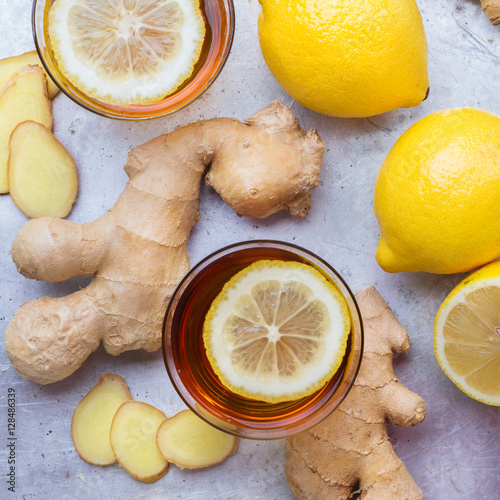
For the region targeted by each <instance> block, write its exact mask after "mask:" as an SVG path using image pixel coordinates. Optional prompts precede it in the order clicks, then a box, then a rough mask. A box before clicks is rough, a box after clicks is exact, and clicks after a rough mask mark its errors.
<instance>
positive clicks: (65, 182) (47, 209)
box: [8, 120, 78, 218]
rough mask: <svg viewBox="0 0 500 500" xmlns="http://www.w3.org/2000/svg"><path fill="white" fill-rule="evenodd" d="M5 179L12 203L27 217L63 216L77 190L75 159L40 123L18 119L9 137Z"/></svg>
mask: <svg viewBox="0 0 500 500" xmlns="http://www.w3.org/2000/svg"><path fill="white" fill-rule="evenodd" d="M9 145H10V156H9V164H8V180H9V187H10V195H11V196H12V199H13V200H14V203H15V204H16V205H17V206H18V207H19V208H20V209H21V210H22V211H23V212H24V213H25V214H26V215H27V216H28V217H41V216H51V217H61V218H62V217H66V215H68V214H69V212H70V211H71V208H72V206H73V203H74V202H75V199H76V195H77V193H78V174H77V170H76V165H75V162H74V161H73V158H72V157H71V155H70V154H69V153H68V151H67V150H66V148H65V147H64V146H63V145H62V144H61V143H60V142H59V141H58V140H57V139H56V138H55V136H54V135H53V134H52V132H50V131H49V130H47V129H46V128H45V127H44V126H43V125H41V124H40V123H37V122H34V121H31V120H29V121H25V122H21V123H20V124H19V125H17V127H16V128H15V129H14V131H13V132H12V135H11V137H10V143H9Z"/></svg>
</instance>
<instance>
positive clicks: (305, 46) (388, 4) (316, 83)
mask: <svg viewBox="0 0 500 500" xmlns="http://www.w3.org/2000/svg"><path fill="white" fill-rule="evenodd" d="M259 2H260V4H261V6H262V9H261V12H260V15H259V38H260V46H261V49H262V54H263V55H264V59H265V61H266V63H267V65H268V67H269V69H270V70H271V72H272V73H273V75H274V76H275V78H276V79H277V81H278V82H279V83H280V84H281V86H282V87H283V88H284V89H285V90H286V91H287V92H288V93H289V94H290V95H291V96H292V97H293V98H294V99H296V100H297V101H298V102H299V103H300V104H302V105H303V106H305V107H307V108H310V109H312V110H314V111H317V112H319V113H324V114H326V115H332V116H339V117H365V116H372V115H376V114H379V113H384V112H386V111H390V110H393V109H396V108H400V107H405V108H406V107H410V106H416V105H417V104H420V102H422V100H423V99H424V98H425V96H426V93H427V91H428V86H429V82H428V74H427V41H426V37H425V32H424V27H423V24H422V19H421V16H420V12H419V10H418V7H417V4H416V3H415V1H414V0H378V1H374V0H342V1H340V0H294V1H290V0H259Z"/></svg>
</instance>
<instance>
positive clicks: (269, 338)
mask: <svg viewBox="0 0 500 500" xmlns="http://www.w3.org/2000/svg"><path fill="white" fill-rule="evenodd" d="M350 325H351V320H350V315H349V309H348V306H347V303H346V301H345V298H344V297H343V295H342V294H341V292H340V291H339V290H338V288H337V287H336V286H335V285H334V284H332V283H331V282H330V281H328V280H327V279H326V278H325V277H324V276H323V275H322V274H321V273H320V272H319V271H317V270H316V269H315V268H314V267H312V266H310V265H307V264H302V263H298V262H284V261H278V260H260V261H257V262H255V263H253V264H251V265H250V266H248V267H246V268H245V269H243V270H242V271H240V272H239V273H238V274H236V275H235V276H233V278H231V279H230V280H229V281H228V282H227V283H226V285H225V286H224V288H223V290H222V291H221V293H220V294H219V295H218V296H217V298H216V299H215V300H214V302H213V304H212V306H211V308H210V310H209V312H208V314H207V317H206V320H205V324H204V329H203V339H204V343H205V348H206V350H207V356H208V359H209V361H210V363H211V365H212V368H213V369H214V372H215V373H216V375H217V376H218V377H219V379H220V380H221V382H222V383H223V384H224V385H225V386H226V387H228V388H229V389H230V390H232V391H233V392H235V393H236V394H239V395H241V396H245V397H248V398H251V399H257V400H261V401H266V402H269V403H277V402H281V401H290V400H295V399H299V398H302V397H305V396H308V395H310V394H312V393H314V392H316V391H317V390H319V389H320V388H321V387H323V386H324V385H325V384H326V383H327V382H328V380H330V379H331V378H332V376H333V375H334V374H335V372H336V371H337V370H338V368H339V366H340V364H341V362H342V359H343V357H344V355H345V350H346V345H347V337H348V335H349V332H350Z"/></svg>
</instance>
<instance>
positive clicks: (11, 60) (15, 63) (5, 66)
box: [0, 50, 59, 99]
mask: <svg viewBox="0 0 500 500" xmlns="http://www.w3.org/2000/svg"><path fill="white" fill-rule="evenodd" d="M35 65H37V66H40V69H42V70H43V72H44V73H45V77H46V78H47V84H48V91H49V99H53V98H54V97H55V96H56V95H57V94H58V93H59V87H58V86H57V85H56V84H55V83H54V82H53V81H52V79H51V78H50V77H49V75H48V74H47V72H46V71H45V69H44V68H43V66H42V62H41V61H40V58H39V57H38V52H37V51H36V50H32V51H30V52H25V53H24V54H20V55H18V56H11V57H5V58H4V59H0V92H1V90H2V89H3V87H4V85H5V84H6V83H7V82H8V81H9V79H10V78H11V77H12V76H13V75H14V73H16V71H19V70H20V69H21V68H24V67H25V66H35Z"/></svg>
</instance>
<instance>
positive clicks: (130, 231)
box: [5, 101, 325, 384]
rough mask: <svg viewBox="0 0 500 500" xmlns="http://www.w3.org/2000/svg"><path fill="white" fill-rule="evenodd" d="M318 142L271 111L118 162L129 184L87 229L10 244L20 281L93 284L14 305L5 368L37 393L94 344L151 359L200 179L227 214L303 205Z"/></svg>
mask: <svg viewBox="0 0 500 500" xmlns="http://www.w3.org/2000/svg"><path fill="white" fill-rule="evenodd" d="M324 149H325V143H324V141H323V139H321V137H320V136H319V135H318V134H317V132H316V131H315V130H311V131H309V132H306V131H305V130H303V129H302V128H301V127H300V126H299V124H298V122H297V120H296V119H295V117H294V115H293V113H292V112H291V111H290V110H289V109H288V108H287V107H286V106H284V105H283V104H282V103H280V102H278V101H275V102H273V103H271V104H270V105H268V106H266V107H265V108H263V109H262V110H260V111H258V112H257V113H255V114H254V115H252V116H251V117H250V118H249V119H248V120H247V121H246V123H245V122H240V121H238V120H236V119H231V118H214V119H211V120H205V121H200V122H197V123H192V124H190V125H187V126H185V127H182V128H180V129H178V130H175V131H173V132H171V133H169V134H166V135H162V136H160V137H157V138H156V139H153V140H151V141H149V142H147V143H145V144H143V145H142V146H138V147H136V148H135V149H133V150H132V151H131V152H130V153H129V157H128V161H127V163H126V165H125V171H126V172H127V174H128V176H129V178H130V179H129V182H128V183H127V186H126V187H125V190H124V191H123V193H122V194H121V195H120V197H119V198H118V200H117V202H116V203H115V205H114V207H113V208H112V209H111V210H110V211H109V212H108V213H106V214H105V215H103V216H102V217H100V218H98V219H97V220H96V221H94V222H92V223H88V224H78V223H75V222H71V221H67V220H62V219H56V218H49V217H40V218H38V219H32V220H31V221H29V222H28V223H27V224H26V225H25V226H24V227H23V228H22V229H21V231H20V232H19V233H18V235H17V236H16V237H15V239H14V241H13V244H12V258H13V260H14V262H15V264H16V267H17V269H18V271H19V272H20V273H21V274H23V275H24V276H25V277H27V278H32V279H37V280H47V281H52V282H57V281H62V280H66V279H68V278H70V277H72V276H76V275H90V274H94V278H93V280H92V282H91V283H90V285H89V286H87V287H86V288H84V289H83V290H80V291H77V292H75V293H73V294H71V295H69V296H67V297H63V298H57V299H54V298H47V297H45V298H41V299H37V300H32V301H29V302H27V303H25V304H24V305H22V306H21V307H20V308H19V310H18V311H17V312H16V314H15V315H14V318H13V319H12V321H11V323H10V324H9V325H8V326H7V329H6V331H5V340H6V349H7V353H8V355H9V358H10V360H11V363H12V365H13V366H14V368H15V369H16V370H17V372H18V373H19V374H20V375H21V376H22V377H24V378H26V379H29V380H32V381H34V382H37V383H40V384H48V383H52V382H56V381H59V380H62V379H64V378H65V377H67V376H69V375H71V374H72V373H73V372H74V371H75V370H76V369H77V368H78V367H79V366H81V364H82V363H83V361H84V360H85V359H86V358H87V357H88V356H89V354H90V353H92V352H93V351H95V350H96V349H97V347H98V346H99V344H100V342H102V343H103V344H104V348H105V349H106V351H107V352H108V353H111V354H114V355H117V354H120V353H122V352H125V351H128V350H132V349H145V350H147V351H155V350H157V349H158V348H159V347H160V345H161V328H162V322H163V316H164V313H165V309H166V306H167V303H168V300H169V298H170V296H171V294H172V292H173V290H174V289H175V287H176V285H177V284H178V282H179V281H180V280H181V278H182V277H183V276H184V274H185V273H186V272H187V271H188V270H189V267H190V264H189V256H188V250H187V242H188V237H189V233H190V231H191V229H192V227H193V226H194V224H195V223H196V222H197V220H198V217H199V213H198V209H199V189H200V182H201V179H202V176H203V174H204V172H205V170H206V168H207V167H208V166H210V169H209V171H208V173H207V175H206V177H205V181H206V183H207V184H208V185H210V186H212V187H213V188H214V189H215V190H216V191H217V192H218V193H219V194H220V195H221V197H222V199H223V200H224V201H225V202H226V203H227V204H228V205H230V206H231V207H232V208H233V209H234V210H235V211H236V212H237V213H238V214H239V215H242V216H248V217H255V218H260V217H267V216H269V215H271V214H273V213H275V212H277V211H279V210H283V209H284V210H288V211H289V212H290V213H291V214H292V215H293V216H295V217H296V218H301V217H303V216H304V215H305V214H306V213H307V211H308V210H309V207H310V204H311V202H310V198H311V195H310V193H309V190H311V189H313V188H314V187H316V186H317V184H318V183H319V173H320V169H321V163H322V157H323V153H324Z"/></svg>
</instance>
